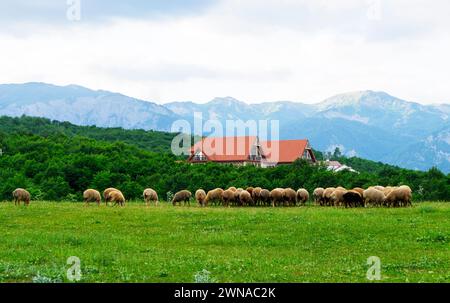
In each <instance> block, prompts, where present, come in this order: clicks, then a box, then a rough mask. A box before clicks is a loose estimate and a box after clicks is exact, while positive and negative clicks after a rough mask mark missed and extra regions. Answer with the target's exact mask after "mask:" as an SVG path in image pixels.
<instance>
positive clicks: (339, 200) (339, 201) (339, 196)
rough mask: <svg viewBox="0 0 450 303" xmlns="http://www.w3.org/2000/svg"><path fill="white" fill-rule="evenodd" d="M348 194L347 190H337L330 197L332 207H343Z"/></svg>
mask: <svg viewBox="0 0 450 303" xmlns="http://www.w3.org/2000/svg"><path fill="white" fill-rule="evenodd" d="M346 192H347V191H346V190H345V191H344V190H342V189H339V188H336V189H335V190H334V191H333V193H332V194H331V197H330V201H331V203H332V205H334V206H336V207H337V206H343V205H344V194H345V193H346Z"/></svg>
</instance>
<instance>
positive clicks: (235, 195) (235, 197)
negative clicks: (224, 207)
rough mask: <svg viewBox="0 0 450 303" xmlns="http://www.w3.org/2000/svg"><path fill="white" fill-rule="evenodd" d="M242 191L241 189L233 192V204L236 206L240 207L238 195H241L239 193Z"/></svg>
mask: <svg viewBox="0 0 450 303" xmlns="http://www.w3.org/2000/svg"><path fill="white" fill-rule="evenodd" d="M242 191H243V189H242V188H238V189H236V191H235V192H234V200H235V201H234V203H235V204H236V205H240V203H241V200H240V199H239V195H240V194H241V192H242Z"/></svg>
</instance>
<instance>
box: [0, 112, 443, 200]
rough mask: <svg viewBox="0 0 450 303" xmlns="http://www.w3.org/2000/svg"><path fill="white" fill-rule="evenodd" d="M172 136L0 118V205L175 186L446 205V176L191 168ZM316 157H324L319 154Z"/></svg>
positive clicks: (392, 170) (383, 170)
mask: <svg viewBox="0 0 450 303" xmlns="http://www.w3.org/2000/svg"><path fill="white" fill-rule="evenodd" d="M173 136H174V134H168V133H163V132H147V131H141V130H123V129H105V128H97V127H81V126H75V125H72V124H70V123H62V122H52V121H50V120H47V119H41V118H30V117H22V118H6V117H2V118H0V149H1V152H0V200H10V199H11V192H12V191H13V190H14V189H15V188H17V187H24V188H27V189H28V190H29V191H30V192H31V194H32V196H33V197H32V198H33V199H35V200H40V199H43V200H57V201H60V200H68V201H81V199H82V192H83V191H84V190H85V189H87V188H96V189H99V190H103V189H104V188H107V187H111V186H112V187H117V188H120V189H121V190H122V191H123V192H124V194H125V196H126V198H127V199H140V198H141V195H142V191H143V189H144V188H147V187H152V188H154V189H155V190H156V191H157V192H158V194H159V195H160V198H161V199H165V198H166V195H167V193H168V192H175V191H178V190H180V189H185V188H187V189H189V190H191V191H195V190H196V189H198V188H203V189H205V190H209V189H212V188H215V187H223V188H225V187H229V186H236V187H245V186H261V187H265V188H268V189H271V188H275V187H292V188H299V187H305V188H306V189H308V190H309V191H312V190H313V189H314V188H315V187H317V186H322V187H327V186H344V187H347V188H351V187H356V186H358V187H367V186H370V185H376V184H380V185H400V184H408V185H410V186H411V188H412V189H413V191H414V198H415V199H416V200H446V201H448V200H450V175H445V174H443V173H442V172H440V171H439V170H438V169H434V168H433V169H431V170H429V171H428V172H421V171H412V170H407V169H401V168H398V167H394V166H390V165H386V164H381V163H376V162H372V161H368V160H364V159H359V158H348V159H347V158H344V157H337V159H338V160H339V161H341V162H343V163H346V164H348V165H350V166H352V167H354V168H355V169H357V170H358V171H359V172H360V173H351V172H340V173H334V172H330V171H327V170H326V169H325V168H323V167H320V166H311V165H309V164H308V163H306V162H303V161H297V162H296V163H294V164H292V165H285V166H279V167H276V168H270V169H262V168H257V167H253V166H245V167H235V166H231V165H220V164H214V163H209V164H205V165H190V164H188V163H186V162H185V161H183V160H182V159H180V158H177V157H175V156H173V155H172V154H170V153H169V150H170V143H171V140H172V138H173ZM318 156H319V157H323V155H322V154H321V153H318Z"/></svg>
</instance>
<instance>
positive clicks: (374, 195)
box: [363, 187, 386, 207]
mask: <svg viewBox="0 0 450 303" xmlns="http://www.w3.org/2000/svg"><path fill="white" fill-rule="evenodd" d="M385 199H386V197H385V195H384V193H383V192H382V191H379V190H378V189H375V188H373V187H370V188H368V189H366V190H365V191H364V193H363V200H364V204H365V206H366V207H368V206H382V205H383V204H384V201H385Z"/></svg>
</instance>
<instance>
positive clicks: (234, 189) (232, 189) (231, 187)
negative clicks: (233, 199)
mask: <svg viewBox="0 0 450 303" xmlns="http://www.w3.org/2000/svg"><path fill="white" fill-rule="evenodd" d="M228 189H229V190H231V191H232V192H235V191H236V190H237V188H236V187H234V186H230V187H229V188H228Z"/></svg>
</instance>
